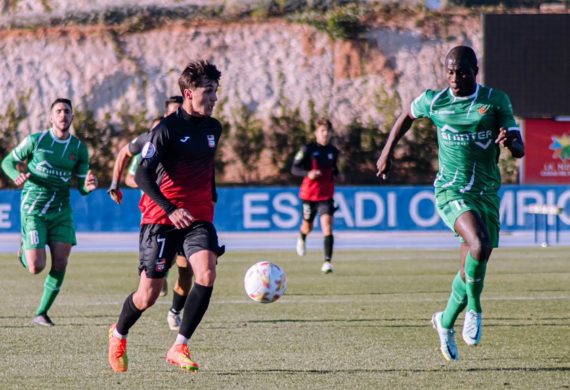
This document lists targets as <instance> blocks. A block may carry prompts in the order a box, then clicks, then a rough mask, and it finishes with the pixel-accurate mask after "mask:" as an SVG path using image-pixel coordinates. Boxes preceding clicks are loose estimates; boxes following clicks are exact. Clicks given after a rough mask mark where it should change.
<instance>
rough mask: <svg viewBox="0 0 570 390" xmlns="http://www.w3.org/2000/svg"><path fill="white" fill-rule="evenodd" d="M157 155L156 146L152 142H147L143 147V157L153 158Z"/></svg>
mask: <svg viewBox="0 0 570 390" xmlns="http://www.w3.org/2000/svg"><path fill="white" fill-rule="evenodd" d="M155 153H156V149H155V147H154V145H153V144H152V143H150V142H147V143H146V144H144V146H143V149H142V152H141V156H142V158H151V157H152V156H154V155H155Z"/></svg>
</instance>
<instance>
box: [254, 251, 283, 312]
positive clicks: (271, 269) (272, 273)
mask: <svg viewBox="0 0 570 390" xmlns="http://www.w3.org/2000/svg"><path fill="white" fill-rule="evenodd" d="M243 284H244V287H245V292H246V293H247V296H248V297H250V298H251V299H253V300H254V301H255V302H259V303H271V302H275V301H276V300H278V299H279V298H281V296H282V295H283V294H284V293H285V289H287V275H286V274H285V271H283V268H281V267H279V266H278V265H277V264H274V263H272V262H270V261H266V260H264V261H260V262H259V263H255V264H254V265H252V266H251V267H250V268H249V269H248V270H247V272H246V273H245V278H244V279H243Z"/></svg>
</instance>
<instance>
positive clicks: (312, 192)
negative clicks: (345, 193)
mask: <svg viewBox="0 0 570 390" xmlns="http://www.w3.org/2000/svg"><path fill="white" fill-rule="evenodd" d="M337 161H338V149H337V148H336V147H334V146H333V145H331V144H327V145H324V146H323V145H320V144H318V143H316V142H310V143H308V144H306V145H304V146H303V147H302V148H301V149H300V150H299V152H297V154H296V155H295V159H294V161H293V167H292V172H293V174H295V175H297V176H304V178H303V182H302V183H301V188H300V190H299V197H300V198H301V199H302V200H308V201H314V202H317V201H323V200H328V199H332V197H333V195H334V178H335V176H336V175H337V174H338V168H337ZM313 169H318V170H320V171H321V176H319V177H317V178H316V179H310V178H309V177H307V173H308V172H309V171H310V170H313Z"/></svg>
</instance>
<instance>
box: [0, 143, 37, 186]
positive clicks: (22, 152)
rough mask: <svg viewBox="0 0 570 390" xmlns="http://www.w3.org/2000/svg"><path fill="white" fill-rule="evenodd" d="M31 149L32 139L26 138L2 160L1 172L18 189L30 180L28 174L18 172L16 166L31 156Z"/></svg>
mask: <svg viewBox="0 0 570 390" xmlns="http://www.w3.org/2000/svg"><path fill="white" fill-rule="evenodd" d="M33 147H34V145H33V141H32V138H31V137H30V136H28V137H26V138H25V139H24V140H23V141H22V142H21V143H20V144H19V145H18V146H17V147H16V148H15V149H14V150H12V151H11V152H10V153H8V155H7V156H6V157H4V159H3V160H2V170H3V171H4V173H5V174H6V175H7V176H8V177H9V178H10V179H12V181H14V183H16V185H17V186H18V187H20V186H22V185H23V184H24V183H25V182H26V181H27V180H28V179H29V178H30V173H29V172H20V171H19V170H18V165H20V164H22V163H23V162H24V161H25V160H27V159H28V158H29V156H31V153H32V150H33Z"/></svg>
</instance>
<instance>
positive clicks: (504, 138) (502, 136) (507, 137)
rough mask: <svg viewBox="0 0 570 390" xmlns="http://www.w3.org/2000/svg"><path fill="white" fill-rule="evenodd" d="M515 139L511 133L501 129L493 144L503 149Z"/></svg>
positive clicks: (503, 128)
mask: <svg viewBox="0 0 570 390" xmlns="http://www.w3.org/2000/svg"><path fill="white" fill-rule="evenodd" d="M515 139H516V136H515V135H514V134H513V133H511V134H509V131H508V130H507V129H506V128H505V127H501V128H500V129H499V135H498V136H497V139H496V140H495V143H496V144H498V145H499V146H501V147H503V148H508V147H510V146H511V144H512V142H513V140H515Z"/></svg>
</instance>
